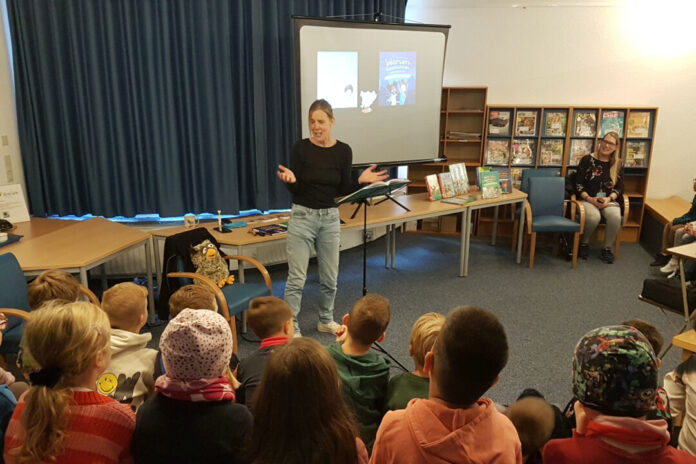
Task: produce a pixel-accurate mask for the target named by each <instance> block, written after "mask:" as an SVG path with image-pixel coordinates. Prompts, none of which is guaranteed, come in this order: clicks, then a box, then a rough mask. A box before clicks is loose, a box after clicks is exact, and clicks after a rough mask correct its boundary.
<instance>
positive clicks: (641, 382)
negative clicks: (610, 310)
mask: <svg viewBox="0 0 696 464" xmlns="http://www.w3.org/2000/svg"><path fill="white" fill-rule="evenodd" d="M656 388H657V359H656V356H655V353H654V351H653V349H652V347H651V346H650V342H648V340H647V339H646V338H645V336H644V335H643V334H642V333H640V332H639V331H638V330H637V329H635V328H633V327H629V326H623V325H619V326H608V327H600V328H598V329H594V330H591V331H590V332H588V333H587V334H585V336H584V337H582V338H581V339H580V341H579V342H578V344H577V346H576V347H575V350H574V353H573V393H574V394H575V397H576V398H577V399H578V401H577V402H575V417H576V427H575V430H574V432H573V437H572V438H564V439H561V440H551V441H549V442H548V443H547V444H546V446H545V447H544V451H543V458H544V463H545V464H554V463H569V464H573V463H587V462H593V463H594V462H596V463H599V462H636V463H649V462H650V463H662V462H664V463H667V462H669V463H678V462H696V458H694V457H693V456H690V455H688V454H687V453H685V452H684V451H679V450H676V449H674V448H672V447H670V446H669V440H670V437H669V431H668V430H667V422H665V421H664V420H661V419H658V420H650V419H647V418H646V415H647V414H648V413H649V411H650V408H651V407H652V405H653V403H654V402H655V390H656Z"/></svg>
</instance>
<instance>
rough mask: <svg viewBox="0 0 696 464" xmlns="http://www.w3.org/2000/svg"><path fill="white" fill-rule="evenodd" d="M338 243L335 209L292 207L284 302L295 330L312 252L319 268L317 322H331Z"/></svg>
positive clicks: (336, 276)
mask: <svg viewBox="0 0 696 464" xmlns="http://www.w3.org/2000/svg"><path fill="white" fill-rule="evenodd" d="M340 243H341V229H340V219H339V217H338V208H325V209H313V208H307V207H306V206H301V205H296V204H293V205H292V210H291V213H290V221H289V222H288V237H287V253H288V280H287V283H286V284H285V301H286V302H287V303H288V304H289V305H290V307H291V308H292V311H293V313H294V314H295V329H298V328H299V326H298V325H297V315H298V314H299V313H300V308H301V306H302V290H303V289H304V285H305V281H306V280H307V267H308V266H309V257H310V256H311V255H312V250H313V249H314V250H316V252H317V264H318V267H319V291H320V297H319V298H320V300H319V321H320V322H323V323H325V324H326V323H329V322H331V321H333V310H334V300H335V299H336V287H337V281H338V255H339V247H340Z"/></svg>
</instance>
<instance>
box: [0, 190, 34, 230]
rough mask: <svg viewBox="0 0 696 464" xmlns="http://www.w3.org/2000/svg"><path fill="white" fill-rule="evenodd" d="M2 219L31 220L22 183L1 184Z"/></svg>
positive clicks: (0, 215) (0, 213)
mask: <svg viewBox="0 0 696 464" xmlns="http://www.w3.org/2000/svg"><path fill="white" fill-rule="evenodd" d="M0 219H5V220H7V221H10V222H12V223H17V222H26V221H28V220H29V210H28V209H27V202H26V200H25V199H24V191H22V186H21V185H20V184H10V185H0Z"/></svg>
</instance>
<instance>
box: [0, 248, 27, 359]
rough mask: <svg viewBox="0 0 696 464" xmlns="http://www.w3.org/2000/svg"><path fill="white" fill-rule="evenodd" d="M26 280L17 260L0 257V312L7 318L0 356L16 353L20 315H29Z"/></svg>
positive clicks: (22, 330) (9, 255) (19, 335)
mask: <svg viewBox="0 0 696 464" xmlns="http://www.w3.org/2000/svg"><path fill="white" fill-rule="evenodd" d="M28 289H29V288H28V286H27V280H26V278H25V277H24V273H23V272H22V268H21V267H20V266H19V262H17V258H15V256H14V255H13V254H12V253H5V254H3V255H0V312H4V313H5V315H6V316H8V321H7V329H5V331H4V332H3V334H2V346H0V355H5V354H8V353H16V352H17V350H18V349H19V340H20V339H21V338H22V333H23V332H24V321H25V320H26V319H27V318H25V317H22V315H23V314H22V313H26V314H27V315H28V314H29V310H30V309H29V301H28V300H27V292H28Z"/></svg>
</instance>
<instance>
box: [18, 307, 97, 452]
mask: <svg viewBox="0 0 696 464" xmlns="http://www.w3.org/2000/svg"><path fill="white" fill-rule="evenodd" d="M24 333H25V337H26V342H27V346H28V348H29V350H30V351H31V354H32V355H33V357H34V358H35V359H36V362H37V363H38V364H39V366H41V368H42V371H44V370H49V371H54V372H56V375H57V376H58V377H57V379H58V381H57V383H56V384H55V386H53V387H50V386H44V385H33V386H32V387H31V388H30V389H29V391H28V392H27V395H26V397H25V403H26V406H25V408H24V411H23V413H22V416H21V423H22V426H23V427H24V430H25V433H26V437H25V441H24V445H23V446H22V448H21V449H20V450H19V456H18V461H19V462H38V461H51V460H53V459H54V458H55V457H56V456H59V455H60V454H61V453H62V444H63V439H64V438H65V434H66V429H67V426H68V422H69V419H70V415H69V413H68V411H67V409H68V407H69V406H70V403H71V398H72V395H71V393H70V389H69V387H70V386H72V385H73V382H74V379H75V378H76V377H78V376H79V375H81V374H83V373H84V372H85V371H87V369H89V367H90V365H92V363H93V362H94V359H95V356H97V355H98V354H99V353H104V354H105V355H106V354H107V353H108V350H109V347H110V336H109V318H108V317H107V316H106V313H104V311H102V310H101V309H100V308H99V307H97V306H95V305H93V304H92V303H88V302H83V301H76V302H65V301H60V300H59V301H49V302H47V303H45V304H44V305H43V306H42V307H41V309H39V310H36V311H33V312H32V317H31V320H30V321H29V322H28V323H27V327H26V329H25V332H24ZM44 372H45V371H44Z"/></svg>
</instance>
